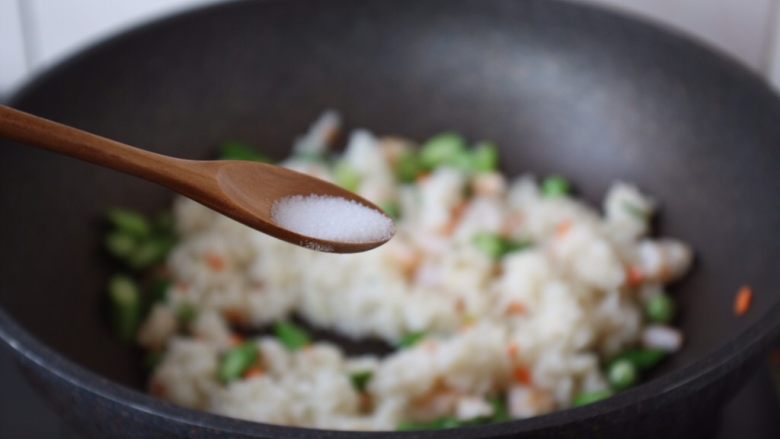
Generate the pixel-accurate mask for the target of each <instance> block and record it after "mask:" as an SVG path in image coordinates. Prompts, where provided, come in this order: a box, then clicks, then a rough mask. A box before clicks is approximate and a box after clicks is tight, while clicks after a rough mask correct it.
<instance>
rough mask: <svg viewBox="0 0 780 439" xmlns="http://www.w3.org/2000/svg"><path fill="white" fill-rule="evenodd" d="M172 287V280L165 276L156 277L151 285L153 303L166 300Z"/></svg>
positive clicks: (151, 300)
mask: <svg viewBox="0 0 780 439" xmlns="http://www.w3.org/2000/svg"><path fill="white" fill-rule="evenodd" d="M170 288H171V281H170V280H168V279H164V278H158V279H155V280H154V282H153V283H152V287H151V295H150V302H151V303H152V304H154V303H159V302H165V301H166V300H167V298H168V289H170Z"/></svg>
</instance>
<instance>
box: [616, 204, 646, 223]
mask: <svg viewBox="0 0 780 439" xmlns="http://www.w3.org/2000/svg"><path fill="white" fill-rule="evenodd" d="M621 206H622V207H623V209H625V210H626V212H628V213H629V215H631V216H633V217H635V218H636V219H638V220H641V221H647V219H648V216H649V212H647V211H646V210H644V209H642V208H641V207H639V206H637V205H635V204H632V203H629V202H628V201H624V202H623V203H621Z"/></svg>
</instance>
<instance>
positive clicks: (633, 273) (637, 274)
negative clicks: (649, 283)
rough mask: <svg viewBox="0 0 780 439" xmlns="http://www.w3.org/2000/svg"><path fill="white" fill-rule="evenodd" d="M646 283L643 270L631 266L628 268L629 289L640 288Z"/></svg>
mask: <svg viewBox="0 0 780 439" xmlns="http://www.w3.org/2000/svg"><path fill="white" fill-rule="evenodd" d="M644 281H645V274H644V273H642V270H640V269H639V267H637V266H636V265H629V266H628V268H626V284H627V285H628V286H629V287H631V288H635V287H638V286H639V285H641V284H642V282H644Z"/></svg>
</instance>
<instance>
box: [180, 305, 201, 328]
mask: <svg viewBox="0 0 780 439" xmlns="http://www.w3.org/2000/svg"><path fill="white" fill-rule="evenodd" d="M197 316H198V310H197V309H196V308H195V307H194V306H193V305H192V304H189V303H183V304H181V305H179V308H177V309H176V318H177V319H179V322H180V323H181V324H182V325H189V324H190V323H192V322H193V321H194V320H195V317H197Z"/></svg>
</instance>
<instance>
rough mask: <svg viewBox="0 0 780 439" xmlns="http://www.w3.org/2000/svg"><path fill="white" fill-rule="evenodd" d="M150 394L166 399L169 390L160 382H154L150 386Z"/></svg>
mask: <svg viewBox="0 0 780 439" xmlns="http://www.w3.org/2000/svg"><path fill="white" fill-rule="evenodd" d="M149 393H151V394H152V395H154V396H159V397H164V396H165V394H166V393H167V390H166V389H165V386H164V385H163V384H162V383H160V382H158V381H152V384H151V385H150V386H149Z"/></svg>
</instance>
